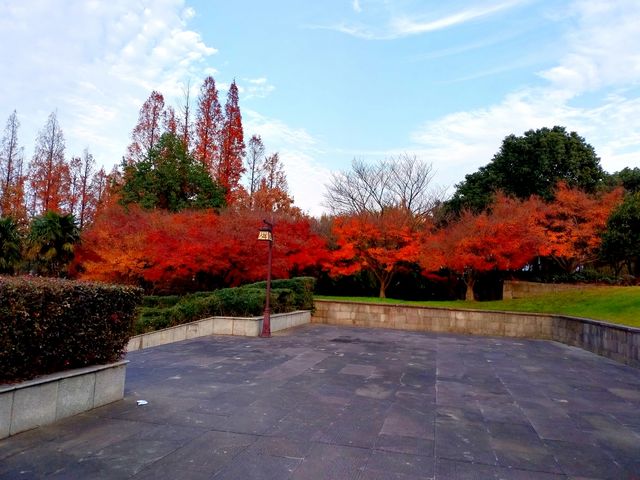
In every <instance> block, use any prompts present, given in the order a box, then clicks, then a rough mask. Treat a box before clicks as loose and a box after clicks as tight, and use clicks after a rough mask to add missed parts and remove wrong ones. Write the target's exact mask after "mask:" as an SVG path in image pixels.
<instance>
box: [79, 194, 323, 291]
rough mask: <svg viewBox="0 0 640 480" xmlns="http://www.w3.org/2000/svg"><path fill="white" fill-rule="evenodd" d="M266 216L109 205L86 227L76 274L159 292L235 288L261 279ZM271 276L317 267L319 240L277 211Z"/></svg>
mask: <svg viewBox="0 0 640 480" xmlns="http://www.w3.org/2000/svg"><path fill="white" fill-rule="evenodd" d="M263 218H264V214H261V213H260V212H256V211H251V210H248V209H227V210H224V211H222V212H221V213H220V214H217V213H215V212H213V211H211V210H184V211H181V212H179V213H169V212H165V211H161V210H153V211H144V210H142V209H140V208H138V207H137V206H136V205H131V206H129V208H128V210H125V209H124V208H122V207H120V206H119V205H117V204H112V205H110V206H109V207H106V208H105V209H104V210H103V211H102V212H101V213H100V214H99V215H98V218H97V219H96V220H95V222H94V223H93V224H92V225H91V226H90V228H89V229H88V230H86V232H85V234H84V236H83V242H82V245H81V246H80V247H79V249H78V251H77V252H76V263H75V266H74V270H75V271H77V272H80V273H79V275H80V276H81V278H85V279H90V280H100V281H110V282H124V283H131V284H138V285H144V286H146V287H147V288H149V289H151V290H156V291H165V292H167V291H192V290H197V289H202V288H211V287H212V286H213V287H219V286H235V285H239V284H241V283H246V282H251V281H256V280H260V279H263V278H265V277H266V250H264V251H263V253H264V255H262V254H260V251H261V249H262V247H263V246H264V245H263V244H262V243H261V242H259V241H258V240H257V237H258V230H259V227H260V226H261V225H262V219H263ZM274 223H275V224H276V226H275V231H274V237H275V241H274V245H273V275H274V277H288V276H289V274H290V273H291V272H301V271H304V270H305V269H307V268H309V267H311V266H313V265H316V263H317V262H318V261H319V259H321V258H322V251H323V248H324V241H323V240H322V239H321V238H320V237H319V236H318V235H316V234H315V233H313V232H312V230H311V226H310V222H309V219H307V218H293V217H285V216H281V217H277V218H276V219H275V222H274Z"/></svg>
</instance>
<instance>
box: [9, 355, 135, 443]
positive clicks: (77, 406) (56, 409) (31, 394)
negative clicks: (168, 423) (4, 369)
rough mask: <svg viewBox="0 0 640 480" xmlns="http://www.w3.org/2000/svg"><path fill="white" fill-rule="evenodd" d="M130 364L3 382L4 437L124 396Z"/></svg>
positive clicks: (121, 362) (119, 363) (122, 362)
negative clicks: (14, 382)
mask: <svg viewBox="0 0 640 480" xmlns="http://www.w3.org/2000/svg"><path fill="white" fill-rule="evenodd" d="M127 363H128V361H126V360H123V361H120V362H116V363H111V364H109V365H99V366H94V367H86V368H79V369H75V370H68V371H65V372H60V373H55V374H52V375H45V376H42V377H39V378H36V379H34V380H29V381H26V382H22V383H18V384H15V385H0V438H5V437H8V436H9V435H14V434H16V433H19V432H23V431H25V430H30V429H32V428H35V427H39V426H41V425H47V424H49V423H53V422H55V421H56V420H60V419H62V418H66V417H70V416H72V415H76V414H78V413H82V412H86V411H87V410H91V409H92V408H96V407H100V406H102V405H106V404H107V403H111V402H115V401H117V400H120V399H122V397H123V396H124V379H125V370H126V364H127Z"/></svg>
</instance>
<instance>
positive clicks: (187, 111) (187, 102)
mask: <svg viewBox="0 0 640 480" xmlns="http://www.w3.org/2000/svg"><path fill="white" fill-rule="evenodd" d="M182 99H183V103H182V105H181V106H180V119H179V121H178V135H179V136H180V138H181V139H182V143H184V144H185V147H186V148H187V150H191V137H192V134H193V125H192V124H191V113H192V112H191V80H188V81H187V84H186V85H184V86H183V88H182Z"/></svg>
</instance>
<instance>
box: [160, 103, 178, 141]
mask: <svg viewBox="0 0 640 480" xmlns="http://www.w3.org/2000/svg"><path fill="white" fill-rule="evenodd" d="M162 125H163V133H171V134H173V135H176V136H177V135H178V119H177V118H176V111H175V110H174V108H173V107H172V106H168V107H167V109H166V110H165V111H164V115H163V122H162Z"/></svg>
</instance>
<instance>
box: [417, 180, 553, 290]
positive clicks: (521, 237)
mask: <svg viewBox="0 0 640 480" xmlns="http://www.w3.org/2000/svg"><path fill="white" fill-rule="evenodd" d="M540 208H541V202H540V200H539V199H538V198H537V197H532V198H530V199H529V200H527V201H521V200H516V199H513V198H510V197H507V196H505V195H503V194H501V193H499V194H497V195H496V199H495V201H494V203H493V204H492V205H491V209H490V211H484V212H482V213H480V214H475V215H474V214H473V213H472V212H470V211H466V212H463V213H462V215H461V216H460V218H459V219H458V220H457V221H456V222H455V223H452V224H450V225H449V226H448V227H447V228H445V229H443V230H442V231H440V232H438V234H437V235H434V236H433V237H431V238H430V239H429V240H428V241H426V242H425V243H423V245H422V251H421V255H420V263H421V265H422V266H423V268H425V270H427V271H432V270H435V269H437V268H438V267H447V268H449V269H451V270H453V271H454V272H456V273H458V274H459V275H460V276H461V277H462V279H463V280H464V282H465V285H466V286H467V290H466V299H467V300H474V294H473V287H474V285H475V282H476V279H477V275H478V273H479V272H486V271H491V270H516V269H520V268H522V267H524V266H525V265H526V264H527V263H529V262H530V261H531V260H532V259H533V258H534V257H535V256H536V255H537V253H538V250H539V247H540V244H541V239H542V230H541V228H540V227H539V225H537V223H536V218H537V215H536V212H538V211H539V210H540Z"/></svg>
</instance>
